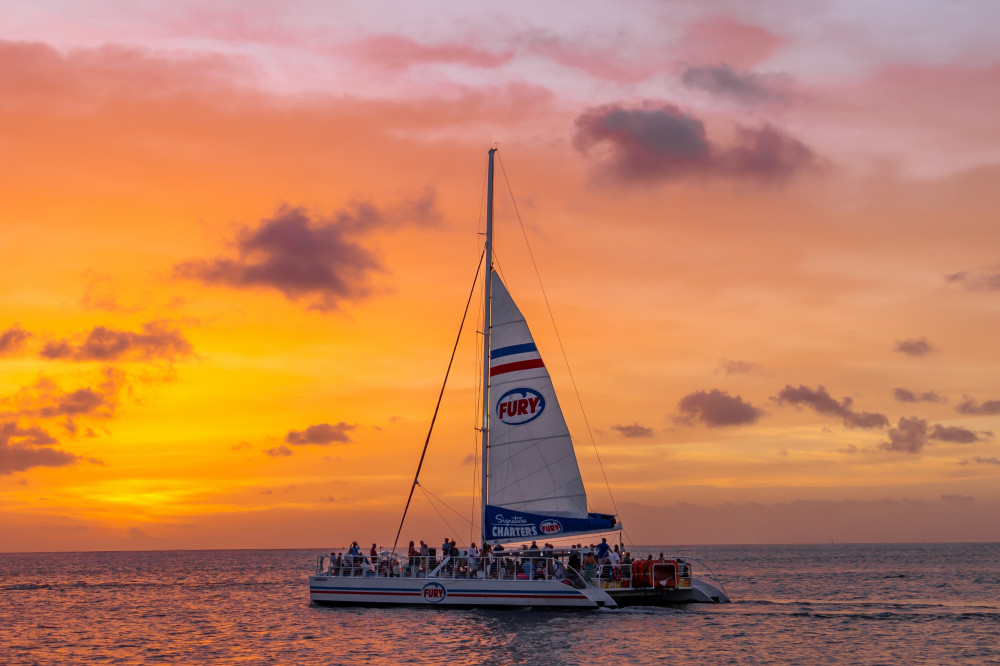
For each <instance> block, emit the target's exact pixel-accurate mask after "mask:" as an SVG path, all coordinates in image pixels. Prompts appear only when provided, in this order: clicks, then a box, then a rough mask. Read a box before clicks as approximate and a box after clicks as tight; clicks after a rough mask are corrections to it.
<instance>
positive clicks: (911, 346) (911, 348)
mask: <svg viewBox="0 0 1000 666" xmlns="http://www.w3.org/2000/svg"><path fill="white" fill-rule="evenodd" d="M896 351H898V352H899V353H900V354H906V355H907V356H926V355H927V354H929V353H931V352H932V351H936V350H935V349H934V347H933V345H931V343H929V342H927V338H920V339H919V340H897V341H896Z"/></svg>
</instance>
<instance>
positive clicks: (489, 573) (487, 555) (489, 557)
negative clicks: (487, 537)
mask: <svg viewBox="0 0 1000 666" xmlns="http://www.w3.org/2000/svg"><path fill="white" fill-rule="evenodd" d="M495 559H496V558H494V557H493V546H491V545H490V544H488V543H484V544H483V572H484V573H483V577H485V578H491V577H493V576H494V575H495V573H496V572H495V571H494V569H493V565H494V560H495Z"/></svg>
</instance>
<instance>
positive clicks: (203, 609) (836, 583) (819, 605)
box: [0, 544, 1000, 665]
mask: <svg viewBox="0 0 1000 666" xmlns="http://www.w3.org/2000/svg"><path fill="white" fill-rule="evenodd" d="M630 550H632V552H633V554H636V553H639V554H645V552H648V551H653V552H659V551H661V550H662V551H664V552H668V553H671V554H677V555H684V556H687V557H689V558H693V559H696V560H699V561H701V562H704V563H705V564H707V565H708V566H710V567H711V569H712V570H713V571H714V572H715V573H716V574H717V575H718V576H719V578H721V580H722V582H723V583H724V585H725V587H726V589H727V590H728V592H729V593H730V595H731V596H732V598H733V603H731V604H724V605H701V604H693V605H688V606H684V607H676V608H636V609H624V610H600V611H593V612H581V611H577V612H554V611H532V610H509V611H477V610H471V611H470V610H448V609H441V608H394V609H382V608H365V609H361V608H357V609H356V608H328V607H319V606H314V605H311V604H310V603H309V598H308V589H307V581H306V577H307V576H308V574H309V572H310V571H311V570H312V567H313V564H314V561H315V555H316V554H318V553H319V552H321V551H319V550H316V551H313V550H244V551H155V552H106V553H25V554H0V663H3V664H87V663H126V664H131V663H168V664H206V663H209V664H211V663H220V664H221V663H241V664H305V663H315V664H349V663H405V664H477V665H478V664H546V665H551V664H588V665H593V664H611V663H619V664H652V663H663V662H670V663H675V664H676V663H682V664H705V663H710V664H714V663H759V664H767V663H799V664H813V663H820V662H822V663H863V664H914V663H926V664H938V663H970V664H980V663H994V664H1000V544H888V545H871V544H863V545H846V544H845V545H802V546H699V547H683V548H676V547H675V548H667V547H660V546H656V547H652V548H642V547H635V548H630ZM695 574H696V576H699V577H706V575H707V571H706V569H705V566H703V565H700V564H697V563H696V565H695Z"/></svg>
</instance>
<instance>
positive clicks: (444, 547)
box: [441, 538, 451, 557]
mask: <svg viewBox="0 0 1000 666" xmlns="http://www.w3.org/2000/svg"><path fill="white" fill-rule="evenodd" d="M450 550H451V539H448V538H445V540H444V541H442V542H441V557H444V556H445V555H447V554H448V551H450Z"/></svg>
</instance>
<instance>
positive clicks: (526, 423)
mask: <svg viewBox="0 0 1000 666" xmlns="http://www.w3.org/2000/svg"><path fill="white" fill-rule="evenodd" d="M492 287H493V307H492V320H493V321H492V335H491V344H490V382H491V386H490V406H491V409H490V414H489V419H490V422H489V433H490V438H489V468H488V474H489V497H488V501H487V504H489V505H490V506H492V507H498V508H504V509H512V510H514V511H521V512H527V513H533V514H541V515H546V516H556V517H566V518H581V519H586V518H587V495H586V491H585V490H584V487H583V480H582V478H581V477H580V467H579V465H578V464H577V461H576V454H575V453H574V451H573V442H572V440H571V439H570V434H569V429H568V428H567V427H566V420H565V419H564V418H563V414H562V410H561V409H560V408H559V401H558V399H557V398H556V394H555V391H554V390H553V387H552V380H551V378H550V377H549V373H548V370H546V368H545V365H544V363H543V362H542V358H541V355H540V354H539V353H538V350H537V348H536V347H535V343H534V340H533V339H532V337H531V331H530V330H528V324H527V322H525V320H524V316H523V315H522V314H521V311H520V310H518V308H517V305H515V304H514V301H513V299H511V297H510V293H509V292H508V291H507V288H506V287H505V286H504V284H503V282H502V281H501V280H500V278H499V276H498V275H496V274H495V273H494V274H493V282H492Z"/></svg>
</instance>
